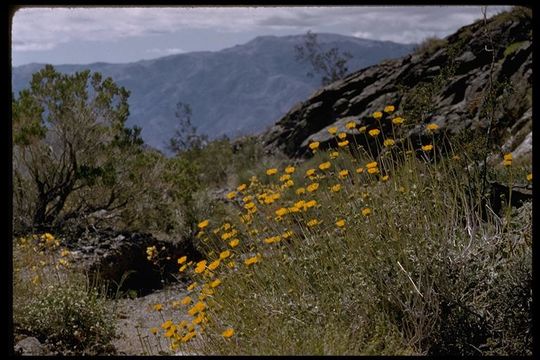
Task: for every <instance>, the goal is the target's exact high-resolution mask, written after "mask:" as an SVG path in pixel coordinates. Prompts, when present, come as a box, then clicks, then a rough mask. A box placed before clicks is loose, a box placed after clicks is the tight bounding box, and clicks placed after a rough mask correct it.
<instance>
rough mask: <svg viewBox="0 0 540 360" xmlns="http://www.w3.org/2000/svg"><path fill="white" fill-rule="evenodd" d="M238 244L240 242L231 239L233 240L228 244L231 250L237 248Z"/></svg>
mask: <svg viewBox="0 0 540 360" xmlns="http://www.w3.org/2000/svg"><path fill="white" fill-rule="evenodd" d="M238 244H240V240H238V239H233V240H231V241H230V242H229V246H230V247H232V248H234V247H237V246H238Z"/></svg>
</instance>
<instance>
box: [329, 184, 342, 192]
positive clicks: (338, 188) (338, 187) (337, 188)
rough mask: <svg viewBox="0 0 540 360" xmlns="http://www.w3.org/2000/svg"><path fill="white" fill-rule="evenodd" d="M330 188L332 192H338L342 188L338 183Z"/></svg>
mask: <svg viewBox="0 0 540 360" xmlns="http://www.w3.org/2000/svg"><path fill="white" fill-rule="evenodd" d="M330 189H331V190H332V192H338V191H339V190H341V185H340V184H336V185H334V186H332V187H331V188H330Z"/></svg>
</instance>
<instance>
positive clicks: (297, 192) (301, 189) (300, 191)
mask: <svg viewBox="0 0 540 360" xmlns="http://www.w3.org/2000/svg"><path fill="white" fill-rule="evenodd" d="M295 193H296V195H302V194H305V193H306V189H305V188H303V187H300V188H298V189H296V191H295Z"/></svg>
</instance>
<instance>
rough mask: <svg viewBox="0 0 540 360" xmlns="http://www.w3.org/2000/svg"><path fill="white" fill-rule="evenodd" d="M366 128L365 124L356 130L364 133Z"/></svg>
mask: <svg viewBox="0 0 540 360" xmlns="http://www.w3.org/2000/svg"><path fill="white" fill-rule="evenodd" d="M366 130H367V126H362V127H361V128H359V129H358V131H360V133H364V132H366Z"/></svg>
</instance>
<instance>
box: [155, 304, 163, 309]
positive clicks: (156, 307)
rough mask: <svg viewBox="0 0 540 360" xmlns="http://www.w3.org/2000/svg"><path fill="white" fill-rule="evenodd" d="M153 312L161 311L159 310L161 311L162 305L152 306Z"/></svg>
mask: <svg viewBox="0 0 540 360" xmlns="http://www.w3.org/2000/svg"><path fill="white" fill-rule="evenodd" d="M154 310H156V311H161V310H163V305H162V304H155V305H154Z"/></svg>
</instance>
